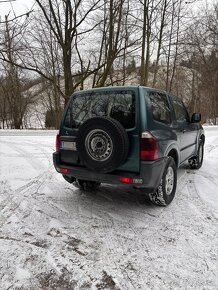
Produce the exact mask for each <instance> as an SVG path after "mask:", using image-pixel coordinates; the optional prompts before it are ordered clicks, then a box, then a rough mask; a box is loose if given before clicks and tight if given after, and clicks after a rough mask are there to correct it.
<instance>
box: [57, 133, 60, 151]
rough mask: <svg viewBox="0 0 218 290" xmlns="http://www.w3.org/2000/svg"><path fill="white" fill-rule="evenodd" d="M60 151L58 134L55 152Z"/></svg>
mask: <svg viewBox="0 0 218 290" xmlns="http://www.w3.org/2000/svg"><path fill="white" fill-rule="evenodd" d="M59 151H60V143H59V134H57V136H56V152H59Z"/></svg>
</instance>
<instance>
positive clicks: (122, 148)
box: [76, 117, 129, 173]
mask: <svg viewBox="0 0 218 290" xmlns="http://www.w3.org/2000/svg"><path fill="white" fill-rule="evenodd" d="M76 145H77V150H78V154H79V158H80V160H81V162H82V163H83V164H84V165H85V166H86V167H88V168H89V169H91V170H94V171H97V172H102V173H107V172H111V171H114V170H115V169H116V168H117V167H119V166H120V165H121V164H122V163H124V161H125V160H126V158H127V155H128V152H129V138H128V135H127V133H126V130H125V129H124V127H123V126H122V125H121V124H120V123H119V122H118V121H117V120H115V119H112V118H109V117H94V118H91V119H88V120H87V121H85V122H84V123H83V124H82V125H81V126H80V127H79V131H78V135H77V144H76Z"/></svg>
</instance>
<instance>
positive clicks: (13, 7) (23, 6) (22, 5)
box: [0, 0, 35, 20]
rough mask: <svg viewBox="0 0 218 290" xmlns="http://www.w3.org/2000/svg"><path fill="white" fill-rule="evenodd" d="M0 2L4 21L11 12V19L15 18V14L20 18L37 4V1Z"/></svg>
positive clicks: (0, 11)
mask: <svg viewBox="0 0 218 290" xmlns="http://www.w3.org/2000/svg"><path fill="white" fill-rule="evenodd" d="M2 1H4V0H0V17H1V20H3V18H4V16H5V15H7V14H8V13H9V12H10V17H11V18H13V16H14V13H15V14H16V15H17V16H18V15H20V14H24V13H26V12H28V11H29V10H30V9H31V8H32V6H33V5H34V3H35V0H16V1H11V2H2Z"/></svg>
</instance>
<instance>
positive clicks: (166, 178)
mask: <svg viewBox="0 0 218 290" xmlns="http://www.w3.org/2000/svg"><path fill="white" fill-rule="evenodd" d="M176 186H177V168H176V164H175V161H174V159H173V158H172V157H170V156H169V157H168V161H167V164H166V167H165V170H164V173H163V175H162V178H161V181H160V184H159V186H158V188H157V190H156V191H155V192H154V193H150V194H149V198H150V200H151V202H152V203H154V204H156V205H160V206H166V205H168V204H170V203H171V202H172V200H173V198H174V196H175V192H176Z"/></svg>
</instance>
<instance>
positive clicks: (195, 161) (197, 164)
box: [188, 140, 204, 169]
mask: <svg viewBox="0 0 218 290" xmlns="http://www.w3.org/2000/svg"><path fill="white" fill-rule="evenodd" d="M203 159H204V142H203V141H202V140H200V141H199V146H198V151H197V155H196V156H195V157H192V158H190V159H189V160H188V163H189V166H190V168H191V169H199V168H201V166H202V163H203Z"/></svg>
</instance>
